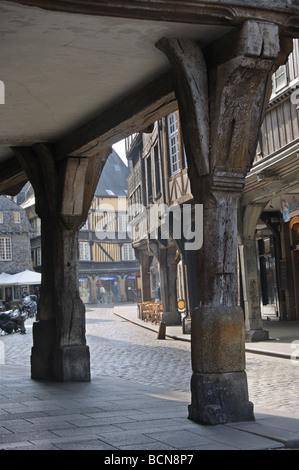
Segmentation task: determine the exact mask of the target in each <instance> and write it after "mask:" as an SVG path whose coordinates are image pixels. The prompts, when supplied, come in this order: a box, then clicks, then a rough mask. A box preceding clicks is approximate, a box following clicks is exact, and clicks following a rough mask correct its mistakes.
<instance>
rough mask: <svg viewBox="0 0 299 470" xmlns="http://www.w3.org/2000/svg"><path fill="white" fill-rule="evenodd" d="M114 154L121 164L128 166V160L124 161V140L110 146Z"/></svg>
mask: <svg viewBox="0 0 299 470" xmlns="http://www.w3.org/2000/svg"><path fill="white" fill-rule="evenodd" d="M112 147H113V148H114V150H115V151H116V153H118V155H119V156H120V158H121V159H122V160H123V162H124V163H125V164H126V165H127V166H128V160H127V159H126V152H125V140H121V141H120V142H117V143H116V144H114V145H112Z"/></svg>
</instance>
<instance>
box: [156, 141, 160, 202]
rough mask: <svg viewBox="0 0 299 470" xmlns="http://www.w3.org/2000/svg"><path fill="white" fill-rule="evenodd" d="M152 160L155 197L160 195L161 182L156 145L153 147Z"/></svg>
mask: <svg viewBox="0 0 299 470" xmlns="http://www.w3.org/2000/svg"><path fill="white" fill-rule="evenodd" d="M154 159H155V183H156V197H159V196H160V194H161V181H160V165H159V152H158V145H155V147H154Z"/></svg>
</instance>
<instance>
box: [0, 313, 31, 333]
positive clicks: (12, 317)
mask: <svg viewBox="0 0 299 470" xmlns="http://www.w3.org/2000/svg"><path fill="white" fill-rule="evenodd" d="M26 318H27V312H26V309H25V308H24V307H23V306H17V307H16V308H15V310H1V311H0V328H1V330H3V331H4V332H5V333H7V334H11V333H12V332H13V331H20V332H21V333H22V334H24V333H26V329H25V321H26Z"/></svg>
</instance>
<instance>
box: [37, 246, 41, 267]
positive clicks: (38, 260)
mask: <svg viewBox="0 0 299 470" xmlns="http://www.w3.org/2000/svg"><path fill="white" fill-rule="evenodd" d="M36 264H37V266H40V265H41V264H42V250H41V248H37V249H36Z"/></svg>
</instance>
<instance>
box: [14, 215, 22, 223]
mask: <svg viewBox="0 0 299 470" xmlns="http://www.w3.org/2000/svg"><path fill="white" fill-rule="evenodd" d="M13 217H14V223H15V224H19V223H20V222H21V214H20V212H14V214H13Z"/></svg>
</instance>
